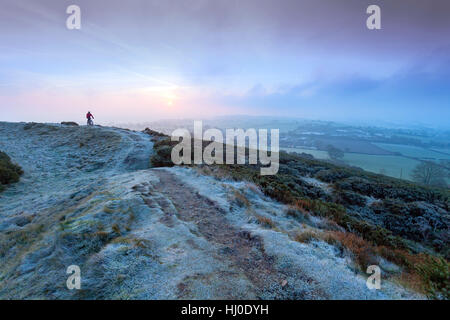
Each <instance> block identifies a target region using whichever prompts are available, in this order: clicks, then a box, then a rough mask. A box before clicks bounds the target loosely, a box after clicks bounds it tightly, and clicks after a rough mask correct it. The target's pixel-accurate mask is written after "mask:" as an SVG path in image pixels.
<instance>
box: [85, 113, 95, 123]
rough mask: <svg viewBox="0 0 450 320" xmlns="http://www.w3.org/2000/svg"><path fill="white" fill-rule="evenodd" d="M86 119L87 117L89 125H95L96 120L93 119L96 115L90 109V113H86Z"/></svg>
mask: <svg viewBox="0 0 450 320" xmlns="http://www.w3.org/2000/svg"><path fill="white" fill-rule="evenodd" d="M86 119H87V124H88V126H93V125H94V121H92V119H94V116H93V115H92V113H91V112H90V111H88V113H87V114H86Z"/></svg>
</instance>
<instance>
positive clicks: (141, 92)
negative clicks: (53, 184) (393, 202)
mask: <svg viewBox="0 0 450 320" xmlns="http://www.w3.org/2000/svg"><path fill="white" fill-rule="evenodd" d="M72 4H76V5H78V6H79V7H80V8H81V29H80V30H69V29H67V28H66V19H67V18H68V16H69V15H68V14H67V13H66V8H67V7H68V6H69V5H72ZM372 4H376V5H378V6H380V8H381V27H382V28H381V30H369V29H368V28H367V27H366V19H367V18H368V17H369V15H368V14H367V13H366V9H367V7H368V6H369V5H372ZM0 5H1V10H0V121H39V122H60V121H78V122H81V121H84V115H85V113H86V112H87V111H88V110H89V111H91V112H92V113H93V114H94V116H95V117H96V120H97V121H98V122H100V123H111V122H115V123H124V122H145V121H155V120H158V119H167V118H178V119H179V118H198V119H200V118H205V117H214V116H223V115H234V114H240V115H244V114H245V115H255V116H258V115H265V116H276V117H291V118H292V117H298V118H308V119H319V120H335V121H364V122H365V123H367V122H374V123H376V122H378V121H389V122H399V123H414V124H421V123H423V124H427V125H432V126H436V127H444V128H450V36H449V35H450V1H448V0H427V1H425V0H421V1H419V0H396V1H389V0H386V1H380V0H368V1H366V0H340V1H336V0H164V1H163V0H158V1H155V0H128V1H117V0H96V1H92V0H70V1H66V0H25V1H24V0H0Z"/></svg>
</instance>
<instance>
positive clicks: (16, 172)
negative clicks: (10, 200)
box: [0, 151, 23, 192]
mask: <svg viewBox="0 0 450 320" xmlns="http://www.w3.org/2000/svg"><path fill="white" fill-rule="evenodd" d="M22 174H23V171H22V168H21V167H19V166H18V165H16V164H14V163H12V162H11V158H10V157H9V156H8V155H7V154H6V153H4V152H2V151H0V192H2V191H3V190H4V189H5V187H6V186H7V185H8V184H10V183H14V182H18V181H19V179H20V176H21V175H22Z"/></svg>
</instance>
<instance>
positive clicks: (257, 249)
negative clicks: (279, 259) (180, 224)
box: [143, 170, 285, 293]
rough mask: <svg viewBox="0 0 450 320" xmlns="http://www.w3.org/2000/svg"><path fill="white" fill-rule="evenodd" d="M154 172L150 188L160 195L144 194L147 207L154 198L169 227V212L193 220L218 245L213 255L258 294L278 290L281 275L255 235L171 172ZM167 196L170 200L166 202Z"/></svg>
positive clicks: (280, 283) (281, 285) (201, 231)
mask: <svg viewBox="0 0 450 320" xmlns="http://www.w3.org/2000/svg"><path fill="white" fill-rule="evenodd" d="M155 173H156V175H157V176H158V177H159V179H160V183H159V184H158V185H156V186H154V188H155V190H154V191H157V192H158V193H160V194H162V195H164V197H160V198H158V197H157V198H155V197H154V196H153V199H152V200H151V199H150V198H148V197H146V196H145V193H144V194H143V195H144V201H145V202H146V203H147V204H148V205H150V206H151V205H152V204H151V202H152V201H155V199H156V201H157V202H158V205H159V206H160V207H161V208H162V209H163V210H164V212H165V213H166V217H165V218H164V220H165V221H163V222H164V223H166V224H167V225H169V226H170V224H171V223H172V222H171V217H172V216H173V215H176V217H177V218H178V219H180V220H183V221H188V222H193V223H195V224H196V225H197V226H198V230H199V233H200V234H201V235H202V236H203V237H204V238H205V239H206V240H208V241H210V242H213V243H215V244H217V245H218V246H219V247H220V248H221V249H220V250H219V251H218V252H217V253H216V256H215V257H214V258H216V259H219V260H222V261H227V263H228V264H229V265H230V270H235V271H237V272H239V273H243V274H245V276H246V277H247V278H248V279H249V280H250V281H251V283H252V284H253V285H254V286H255V288H257V290H258V291H259V293H262V292H264V291H265V290H267V288H273V287H278V288H277V289H279V290H282V287H283V284H285V283H283V280H284V277H283V275H282V274H280V273H279V272H278V271H277V270H275V269H274V266H273V265H274V263H273V262H274V261H273V257H271V256H269V255H267V254H266V252H265V250H264V244H263V241H262V239H261V238H260V237H259V236H254V235H252V234H251V233H250V232H248V231H246V230H241V229H238V228H236V227H234V226H232V225H231V224H230V223H229V222H228V221H227V219H226V218H225V213H224V212H223V210H222V209H221V208H220V207H219V206H218V205H217V204H215V203H214V202H213V201H211V200H209V199H207V198H205V197H203V196H201V195H199V194H198V193H196V192H195V191H193V190H192V188H190V187H189V186H186V185H185V184H184V183H182V182H181V181H180V180H179V179H178V178H177V177H175V176H174V175H173V174H171V173H169V172H167V171H162V170H155ZM167 199H170V201H171V202H172V203H171V204H170V203H167ZM172 205H173V206H172Z"/></svg>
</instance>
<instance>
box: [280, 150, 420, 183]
mask: <svg viewBox="0 0 450 320" xmlns="http://www.w3.org/2000/svg"><path fill="white" fill-rule="evenodd" d="M281 149H282V150H284V151H287V152H297V153H302V152H303V153H307V154H310V155H312V156H314V158H316V159H320V160H326V159H329V157H328V153H327V152H326V151H319V150H311V149H306V148H281ZM343 160H344V161H345V162H346V163H347V164H349V165H351V166H356V167H359V168H362V169H364V170H366V171H370V172H374V173H380V172H382V171H384V172H383V174H385V175H387V176H391V177H394V178H400V174H402V178H403V179H410V174H411V171H412V170H413V169H414V167H415V166H417V165H418V164H419V163H420V162H419V161H417V160H413V159H408V158H405V157H402V156H386V155H370V154H361V153H345V156H344V159H343Z"/></svg>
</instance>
